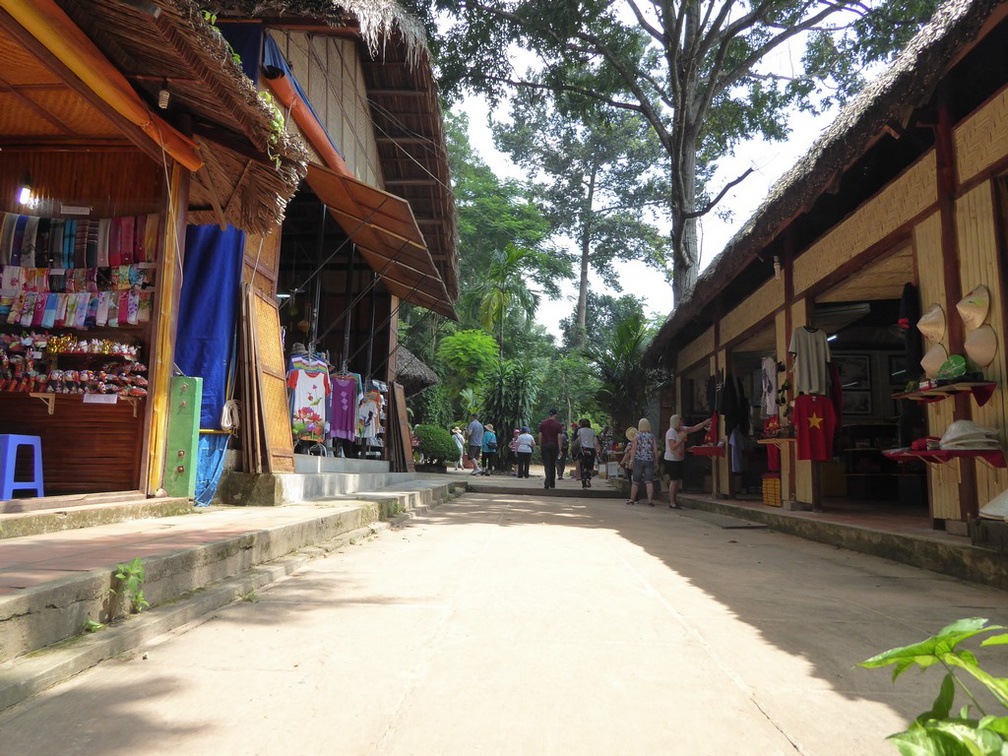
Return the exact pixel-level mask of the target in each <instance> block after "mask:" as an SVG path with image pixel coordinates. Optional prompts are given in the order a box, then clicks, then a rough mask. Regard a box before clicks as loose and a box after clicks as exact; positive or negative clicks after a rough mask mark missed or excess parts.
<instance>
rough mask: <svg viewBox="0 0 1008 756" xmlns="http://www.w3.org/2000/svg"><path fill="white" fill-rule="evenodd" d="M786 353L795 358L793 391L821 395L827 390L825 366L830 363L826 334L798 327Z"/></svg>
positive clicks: (816, 329) (815, 329) (814, 329)
mask: <svg viewBox="0 0 1008 756" xmlns="http://www.w3.org/2000/svg"><path fill="white" fill-rule="evenodd" d="M788 351H789V352H790V353H791V354H793V355H794V356H795V366H794V378H795V381H794V389H795V392H797V393H799V394H823V395H825V394H826V392H827V389H828V386H827V381H826V364H827V363H828V362H829V361H830V348H829V342H828V341H827V340H826V332H825V331H820V330H819V329H818V328H813V329H812V330H811V331H810V330H809V329H808V328H806V327H805V326H798V327H797V328H795V329H794V333H792V334H791V346H790V347H789V348H788Z"/></svg>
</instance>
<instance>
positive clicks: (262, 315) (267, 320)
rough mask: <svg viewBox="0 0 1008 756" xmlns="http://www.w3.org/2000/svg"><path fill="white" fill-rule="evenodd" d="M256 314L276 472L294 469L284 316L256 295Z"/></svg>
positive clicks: (266, 425) (263, 398)
mask: <svg viewBox="0 0 1008 756" xmlns="http://www.w3.org/2000/svg"><path fill="white" fill-rule="evenodd" d="M252 300H253V303H254V304H253V311H252V318H253V321H254V323H255V335H256V356H257V358H258V360H257V364H258V366H259V401H260V403H261V405H262V413H263V426H264V428H265V430H266V445H267V448H268V451H269V457H270V469H269V472H272V473H284V472H294V449H293V446H292V440H291V411H290V404H289V403H288V400H287V382H286V381H285V380H284V375H285V371H286V366H285V360H284V353H283V346H282V343H281V342H282V338H281V334H280V319H279V317H278V315H277V310H276V306H275V305H273V304H272V302H270V301H269V300H266V299H263V298H261V297H259V296H254V297H253V298H252Z"/></svg>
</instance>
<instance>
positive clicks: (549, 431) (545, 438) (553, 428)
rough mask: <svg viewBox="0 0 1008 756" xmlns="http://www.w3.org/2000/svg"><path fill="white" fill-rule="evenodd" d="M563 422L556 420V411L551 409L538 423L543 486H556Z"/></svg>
mask: <svg viewBox="0 0 1008 756" xmlns="http://www.w3.org/2000/svg"><path fill="white" fill-rule="evenodd" d="M563 429H564V428H563V423H561V422H560V421H559V420H557V411H556V410H555V409H551V410H550V411H549V417H547V418H546V419H545V420H543V421H542V422H541V423H539V448H540V449H542V461H543V467H544V468H545V471H546V482H545V483H544V484H543V488H556V463H557V456H558V455H559V454H560V444H561V442H562V438H563Z"/></svg>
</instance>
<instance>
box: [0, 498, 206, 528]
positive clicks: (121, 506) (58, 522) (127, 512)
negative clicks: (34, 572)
mask: <svg viewBox="0 0 1008 756" xmlns="http://www.w3.org/2000/svg"><path fill="white" fill-rule="evenodd" d="M133 497H134V498H133V499H132V500H128V499H122V498H121V497H118V496H115V495H112V496H110V497H109V498H107V499H104V500H102V501H101V502H100V503H81V502H79V501H74V502H73V503H72V504H71V505H70V506H65V507H61V506H60V503H61V502H59V501H52V502H48V504H49V506H47V507H46V508H44V509H43V508H32V509H29V510H27V511H24V512H3V513H0V539H5V538H21V537H23V536H32V535H42V534H44V533H59V532H62V531H64V530H77V529H80V528H93V527H95V526H98V525H109V524H112V523H116V522H129V521H131V520H143V519H147V518H150V517H174V516H178V515H184V514H188V513H189V512H191V511H192V509H193V506H192V502H191V501H190V500H189V499H184V498H171V497H166V498H155V499H144V498H136V497H137V494H136V493H134V494H133ZM93 500H94V499H93V498H92V499H91V501H93ZM34 501H44V500H34Z"/></svg>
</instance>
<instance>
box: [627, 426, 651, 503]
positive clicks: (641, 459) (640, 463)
mask: <svg viewBox="0 0 1008 756" xmlns="http://www.w3.org/2000/svg"><path fill="white" fill-rule="evenodd" d="M629 456H630V459H631V460H633V483H631V485H630V499H629V500H628V501H627V504H635V503H636V502H637V491H638V489H639V488H640V485H641V483H643V484H644V487H645V489H646V490H647V499H648V501H647V503H648V506H649V507H653V506H654V472H655V460H656V459H658V444H657V442H656V441H655V437H654V434H653V433H652V432H651V423H650V422H649V421H648V419H647V418H646V417H642V418H641V419H640V422H638V423H637V435H636V436H634V440H633V442H632V443H631V444H630V455H629Z"/></svg>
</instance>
